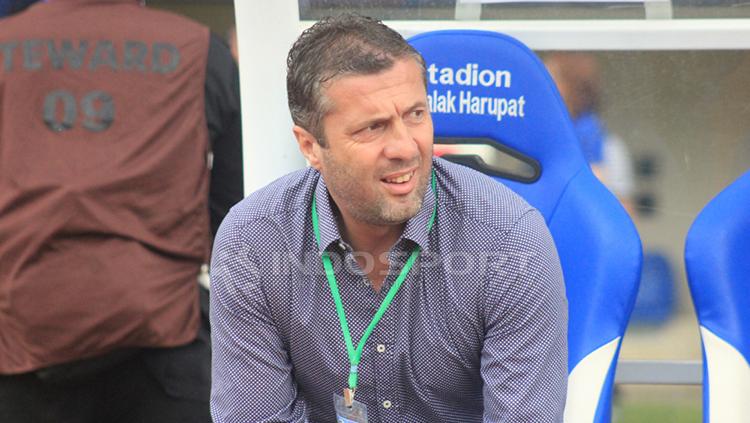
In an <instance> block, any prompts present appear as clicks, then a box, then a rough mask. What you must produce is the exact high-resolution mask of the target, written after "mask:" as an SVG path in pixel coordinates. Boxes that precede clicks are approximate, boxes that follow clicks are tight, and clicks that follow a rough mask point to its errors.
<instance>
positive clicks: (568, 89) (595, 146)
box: [544, 52, 635, 217]
mask: <svg viewBox="0 0 750 423" xmlns="http://www.w3.org/2000/svg"><path fill="white" fill-rule="evenodd" d="M544 64H545V65H546V66H547V70H548V71H549V73H550V75H551V76H552V78H553V79H554V80H555V84H556V85H557V89H558V90H559V91H560V96H561V97H562V99H563V101H564V102H565V105H566V106H567V108H568V112H569V113H570V117H571V119H572V121H573V129H575V131H576V135H577V136H578V140H579V141H580V143H581V149H582V150H583V155H584V157H586V160H587V161H588V162H589V164H590V165H591V170H593V171H594V174H595V175H596V176H597V177H598V178H599V180H601V181H602V183H604V184H605V185H606V186H607V188H609V189H610V190H611V191H612V193H613V194H615V195H616V196H617V198H618V199H619V200H620V202H621V203H622V205H623V206H624V207H625V210H627V211H628V213H629V214H630V216H631V217H632V216H635V209H634V204H633V196H634V192H633V191H634V185H635V181H634V177H633V164H632V160H631V155H630V151H629V150H628V146H627V145H626V144H625V142H624V141H623V140H622V139H621V138H620V137H619V136H617V135H616V134H612V133H610V132H609V131H608V129H607V126H606V125H605V124H604V122H603V121H602V119H601V117H600V116H599V109H600V103H601V92H602V88H601V86H602V84H601V74H600V70H599V63H598V62H597V60H596V57H594V56H593V55H591V54H590V53H569V52H555V53H551V54H548V55H546V56H545V57H544Z"/></svg>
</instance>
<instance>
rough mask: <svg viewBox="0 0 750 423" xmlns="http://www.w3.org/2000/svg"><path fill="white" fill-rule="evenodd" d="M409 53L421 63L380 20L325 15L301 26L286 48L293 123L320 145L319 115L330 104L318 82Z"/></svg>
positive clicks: (385, 65)
mask: <svg viewBox="0 0 750 423" xmlns="http://www.w3.org/2000/svg"><path fill="white" fill-rule="evenodd" d="M403 58H412V59H414V60H415V61H416V63H417V64H419V66H420V67H421V68H422V78H423V79H424V81H425V86H426V84H427V75H426V71H425V63H424V59H423V58H422V56H421V55H420V54H419V53H418V52H417V51H416V50H415V49H414V47H412V46H411V45H409V43H407V42H406V40H404V38H403V37H402V36H401V35H400V34H399V33H398V32H396V31H394V30H393V29H391V28H389V27H387V26H386V25H385V24H383V22H381V21H379V20H377V19H373V18H370V17H366V16H361V15H357V14H343V15H339V16H333V17H327V18H324V19H322V20H320V21H318V22H316V23H315V24H314V25H313V26H311V27H310V28H308V29H307V30H305V31H304V32H303V33H302V35H300V36H299V38H298V39H297V41H296V42H295V43H294V45H293V46H292V49H291V50H290V51H289V55H288V56H287V61H286V66H287V67H286V69H287V75H286V89H287V96H288V101H289V111H290V112H291V114H292V120H293V121H294V123H295V124H296V125H299V126H301V127H303V128H305V129H306V130H307V131H309V132H310V133H312V134H313V135H314V136H315V137H316V138H317V140H318V143H320V145H321V146H325V137H324V136H323V135H324V134H323V128H322V121H323V116H325V114H326V113H327V111H328V110H329V109H328V108H329V107H330V105H328V104H326V100H325V98H324V97H323V93H322V88H323V85H324V84H325V83H326V82H330V81H332V80H334V79H336V78H338V77H341V76H346V75H372V74H376V73H379V72H382V71H385V70H388V69H390V68H391V67H392V66H393V65H394V63H395V61H396V60H399V59H403Z"/></svg>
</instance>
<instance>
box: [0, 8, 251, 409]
mask: <svg viewBox="0 0 750 423" xmlns="http://www.w3.org/2000/svg"><path fill="white" fill-rule="evenodd" d="M238 86H239V81H238V73H237V68H236V65H235V63H234V61H233V59H232V57H231V55H230V53H229V50H228V48H227V47H226V45H224V44H223V43H222V42H220V41H219V40H218V39H217V38H216V37H214V36H212V35H210V34H209V30H208V29H207V28H206V27H204V26H202V25H199V24H197V23H195V22H193V21H190V20H188V19H186V18H183V17H179V16H177V15H174V14H171V13H166V12H161V11H155V10H150V9H148V8H145V7H143V5H142V4H141V3H140V2H138V1H135V0H52V1H48V2H40V3H37V4H35V5H33V6H31V7H30V8H28V9H27V10H25V11H24V12H22V13H19V14H16V15H14V16H11V17H8V18H5V19H3V20H2V21H0V421H2V422H4V423H15V422H40V423H44V422H54V423H64V422H108V423H111V422H128V423H131V422H160V423H161V422H181V423H182V422H209V421H210V416H209V407H208V399H209V389H210V345H209V334H208V323H207V317H206V311H207V310H205V309H204V310H201V306H200V304H199V297H201V296H202V297H204V298H203V299H204V300H206V298H205V297H207V292H206V290H205V289H204V288H200V287H199V284H198V282H197V280H198V278H199V276H200V274H201V268H202V267H203V268H204V269H205V266H203V264H204V263H206V262H207V261H208V255H209V251H210V248H211V239H212V233H211V231H212V230H213V231H215V230H216V229H217V228H218V225H219V223H220V222H221V219H222V218H223V217H224V215H225V214H226V213H227V211H228V209H229V207H231V205H232V204H234V203H235V202H237V201H239V200H240V199H241V198H242V192H243V188H242V151H241V139H240V136H241V132H240V110H239V107H240V105H239V88H238Z"/></svg>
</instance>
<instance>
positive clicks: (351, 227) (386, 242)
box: [338, 210, 406, 292]
mask: <svg viewBox="0 0 750 423" xmlns="http://www.w3.org/2000/svg"><path fill="white" fill-rule="evenodd" d="M338 220H339V223H340V225H339V226H340V231H341V237H342V238H343V239H344V241H346V242H347V243H349V245H351V246H352V248H353V249H354V251H356V252H358V253H364V254H365V255H369V258H365V257H362V256H361V255H360V254H358V255H357V257H356V258H357V263H359V266H360V268H362V269H363V270H365V271H366V272H367V277H368V278H369V279H370V282H372V286H373V288H374V289H375V291H376V292H379V291H380V287H381V286H382V285H383V281H384V280H385V277H386V274H387V273H388V266H389V263H388V260H387V254H386V253H388V251H390V249H391V248H392V247H393V244H395V243H396V241H398V239H399V237H401V234H402V233H403V232H404V227H405V226H406V223H401V224H397V225H373V224H369V223H366V222H361V221H358V220H356V219H354V218H352V217H351V216H347V215H346V214H345V213H344V212H342V211H341V210H339V219H338ZM381 258H382V259H381ZM370 268H371V269H370Z"/></svg>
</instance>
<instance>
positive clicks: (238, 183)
mask: <svg viewBox="0 0 750 423" xmlns="http://www.w3.org/2000/svg"><path fill="white" fill-rule="evenodd" d="M205 88H206V100H205V102H206V124H207V125H208V134H209V138H210V140H211V152H212V153H213V167H212V169H211V186H210V188H209V210H210V212H211V233H212V234H213V235H216V231H217V230H218V228H219V224H221V221H222V220H223V219H224V216H226V214H227V213H228V212H229V208H230V207H232V206H233V205H234V204H235V203H237V202H238V201H240V200H242V198H243V195H244V192H243V179H242V178H243V176H242V118H241V112H240V79H239V72H238V70H237V64H236V63H235V62H234V59H233V58H232V55H231V53H230V52H229V48H228V47H227V45H226V44H225V43H224V42H223V41H222V40H221V39H219V37H218V36H216V35H215V34H211V39H210V40H209V45H208V59H207V63H206V87H205Z"/></svg>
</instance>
